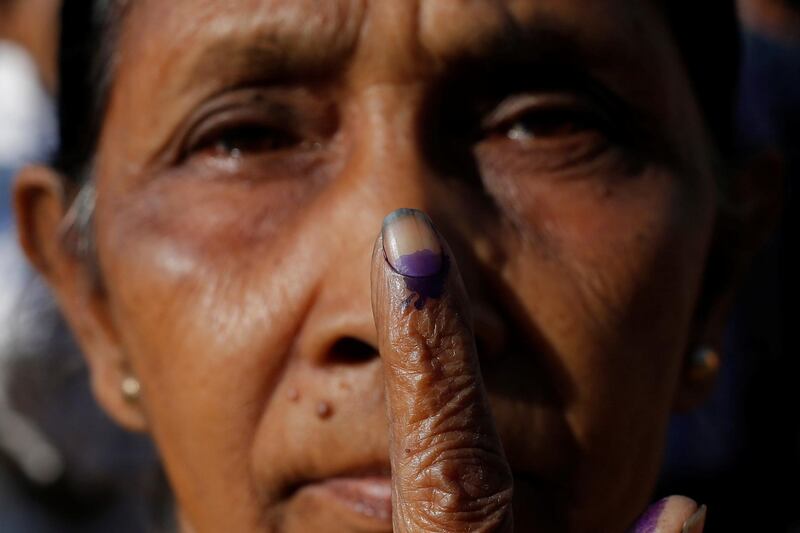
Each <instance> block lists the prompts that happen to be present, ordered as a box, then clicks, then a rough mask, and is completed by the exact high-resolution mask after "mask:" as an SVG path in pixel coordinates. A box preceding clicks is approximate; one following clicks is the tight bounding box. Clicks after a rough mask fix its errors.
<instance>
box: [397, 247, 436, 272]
mask: <svg viewBox="0 0 800 533" xmlns="http://www.w3.org/2000/svg"><path fill="white" fill-rule="evenodd" d="M441 269H442V254H437V253H436V252H433V251H431V250H420V251H418V252H414V253H413V254H408V255H401V256H400V257H399V258H398V259H397V264H396V265H395V270H397V271H398V272H399V273H401V274H402V275H404V276H413V277H415V278H422V277H426V276H433V275H434V274H436V273H437V272H439V270H441Z"/></svg>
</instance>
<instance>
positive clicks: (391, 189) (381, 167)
mask: <svg viewBox="0 0 800 533" xmlns="http://www.w3.org/2000/svg"><path fill="white" fill-rule="evenodd" d="M424 97H425V95H424V87H423V86H422V83H420V82H407V83H402V84H401V83H376V84H374V85H372V86H369V87H367V88H365V89H363V90H362V91H360V97H359V102H357V103H354V104H353V110H352V113H351V114H350V120H353V121H357V124H358V127H353V128H351V131H357V134H356V136H355V137H354V146H353V152H352V154H351V158H350V162H349V165H348V168H347V169H346V170H345V172H344V173H343V175H342V176H341V180H342V182H343V183H344V184H346V185H347V186H350V187H352V188H353V190H356V191H361V192H363V193H366V194H367V197H368V198H369V200H370V204H371V208H372V209H374V210H375V211H376V212H379V213H380V214H381V217H382V216H383V215H385V214H387V213H389V212H390V211H393V210H394V209H397V208H400V207H415V208H420V209H427V208H429V207H430V206H431V204H432V198H431V194H432V193H433V189H432V187H431V185H432V184H433V183H432V178H433V176H431V171H430V168H429V167H428V165H427V164H426V162H425V158H424V153H423V146H422V144H421V135H420V116H421V109H422V106H423V105H424Z"/></svg>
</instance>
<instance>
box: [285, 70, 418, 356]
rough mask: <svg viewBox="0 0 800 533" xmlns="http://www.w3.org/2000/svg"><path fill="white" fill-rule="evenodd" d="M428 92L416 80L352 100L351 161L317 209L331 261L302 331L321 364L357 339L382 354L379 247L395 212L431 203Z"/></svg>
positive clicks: (308, 351) (303, 347)
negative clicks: (373, 285)
mask: <svg viewBox="0 0 800 533" xmlns="http://www.w3.org/2000/svg"><path fill="white" fill-rule="evenodd" d="M421 98H422V95H421V91H420V90H419V89H417V88H416V87H413V86H408V85H406V86H397V85H389V84H385V85H373V86H371V87H368V88H366V89H364V90H363V91H362V92H361V94H360V95H359V97H358V99H357V101H354V102H353V103H351V104H350V107H349V110H348V112H347V115H346V119H345V122H346V124H345V128H346V129H347V130H349V131H352V132H355V133H354V134H353V136H352V137H351V138H352V141H351V143H352V144H351V152H350V154H349V157H348V162H347V163H346V165H345V167H344V168H343V169H342V170H341V172H340V174H339V176H337V178H336V179H335V180H334V182H333V183H332V184H331V186H330V188H329V189H328V190H327V191H326V193H325V196H326V197H327V201H326V202H324V205H325V207H324V210H325V212H324V213H317V215H318V216H317V219H318V220H319V219H324V220H325V221H326V222H325V229H324V230H323V231H324V232H326V233H330V234H331V235H330V239H329V240H328V241H327V242H328V245H329V246H326V248H327V250H326V251H325V255H326V258H325V260H324V261H325V263H326V264H327V265H328V267H327V269H326V273H325V274H324V279H323V280H321V282H320V284H319V288H318V290H317V295H316V298H315V303H314V305H313V307H312V308H311V309H310V310H309V314H308V316H307V317H306V321H305V324H304V327H303V332H302V334H301V336H300V337H301V338H299V339H298V340H299V343H300V346H299V348H300V352H301V353H303V354H305V355H304V357H306V358H308V359H309V360H310V361H311V362H312V364H314V365H319V366H325V367H329V366H330V365H331V364H339V363H341V362H342V361H347V362H352V357H348V356H347V354H342V353H340V350H341V348H342V347H343V346H344V348H345V349H356V350H358V349H359V348H358V347H356V345H355V343H354V342H353V341H358V342H359V343H360V344H361V348H360V349H361V351H362V352H364V351H365V348H366V347H367V346H369V347H371V348H372V350H373V353H374V355H377V340H376V338H375V328H374V323H373V318H372V307H371V299H370V267H371V265H370V258H371V255H372V247H373V245H374V242H375V239H376V237H377V235H378V233H379V231H380V228H381V223H382V221H383V217H384V216H386V215H387V214H388V213H389V212H391V211H393V210H395V209H397V208H400V207H416V208H421V209H427V208H429V207H430V206H431V204H432V198H431V195H432V194H433V192H434V191H433V190H432V188H431V185H432V183H433V181H432V178H433V177H432V176H431V175H430V173H429V170H428V169H427V168H426V165H425V163H424V159H423V156H422V147H421V145H420V142H419V135H418V125H417V120H418V119H417V117H418V116H419V109H420V105H421V104H422V100H421ZM333 243H336V244H335V245H332V244H333ZM348 339H349V340H348ZM343 340H346V342H344V343H343V342H342V341H343ZM362 355H363V353H362ZM356 359H359V360H360V359H363V358H361V357H357V358H356ZM347 366H351V365H347Z"/></svg>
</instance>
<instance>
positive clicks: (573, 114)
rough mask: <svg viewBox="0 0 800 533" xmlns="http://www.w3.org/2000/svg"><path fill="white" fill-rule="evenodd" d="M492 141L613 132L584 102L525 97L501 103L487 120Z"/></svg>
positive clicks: (561, 97) (485, 128) (485, 124)
mask: <svg viewBox="0 0 800 533" xmlns="http://www.w3.org/2000/svg"><path fill="white" fill-rule="evenodd" d="M482 126H483V131H484V132H485V135H487V136H488V137H493V138H497V137H501V136H502V137H506V138H508V139H510V140H512V141H522V142H525V141H537V140H541V141H546V140H553V141H556V140H560V139H564V138H571V137H575V136H579V135H583V134H587V133H598V132H600V133H606V132H607V130H608V129H609V128H608V127H607V124H606V123H605V121H604V120H603V117H602V115H601V113H600V112H598V111H597V110H595V109H594V108H593V107H592V106H591V105H590V104H588V103H587V102H585V101H584V100H583V99H581V98H578V97H573V96H568V95H546V94H545V95H538V94H530V95H521V96H515V97H512V98H508V99H506V100H504V101H503V102H501V103H500V104H499V105H497V107H496V108H495V109H494V110H493V111H492V112H491V113H490V114H489V115H488V116H487V117H486V118H485V119H484V120H483V123H482Z"/></svg>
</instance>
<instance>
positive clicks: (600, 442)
mask: <svg viewBox="0 0 800 533" xmlns="http://www.w3.org/2000/svg"><path fill="white" fill-rule="evenodd" d="M656 6H657V2H652V3H651V2H642V1H638V0H637V1H633V0H630V1H628V0H603V1H593V2H583V1H578V0H575V1H572V0H569V1H565V0H557V1H556V0H550V1H548V0H527V1H507V2H501V1H489V0H473V1H463V0H437V1H431V0H426V1H422V0H420V1H408V2H396V1H394V0H383V1H378V0H376V1H369V2H367V1H361V2H359V1H352V2H347V1H333V0H332V1H329V2H312V1H304V0H301V1H298V0H291V1H290V0H272V1H256V0H235V1H232V2H231V1H228V2H217V1H211V0H191V1H190V0H175V1H173V2H168V3H167V2H157V1H155V0H138V1H136V2H134V3H133V5H132V8H131V9H130V11H129V12H128V14H127V19H126V21H125V23H124V25H123V31H122V34H121V40H120V43H119V51H118V54H119V55H118V58H117V59H118V60H117V62H116V65H117V70H116V72H115V73H114V84H113V88H112V93H111V98H110V104H109V108H108V111H107V115H106V117H105V121H104V124H103V131H102V135H101V140H100V143H99V146H98V150H97V158H96V166H95V169H94V171H95V172H94V180H95V181H94V183H95V185H96V188H97V195H98V196H97V205H96V212H95V217H94V232H95V233H94V238H95V241H94V242H95V253H94V255H93V257H92V258H90V260H86V259H85V258H83V259H82V258H76V257H75V256H74V255H73V254H70V253H69V252H68V251H67V250H66V249H65V247H64V245H63V243H62V241H61V239H60V237H59V235H60V232H61V231H62V230H63V224H62V220H63V218H64V214H65V212H66V210H67V209H68V207H69V199H70V198H71V196H72V195H73V194H74V191H69V190H64V188H63V187H62V185H61V184H62V179H61V177H59V176H58V175H57V174H55V173H54V172H52V171H50V170H48V169H43V168H32V169H29V170H28V171H27V172H26V173H24V174H23V176H22V177H21V178H20V180H19V182H18V185H17V193H16V202H17V210H18V214H19V222H20V232H21V240H22V242H23V246H24V247H25V248H26V251H27V252H28V254H29V256H30V257H31V260H32V261H33V262H34V263H35V264H36V265H37V266H38V267H39V269H40V270H41V271H42V272H43V273H44V274H45V275H46V277H47V278H48V280H49V282H50V283H51V284H52V286H53V287H54V288H55V291H56V294H57V296H58V299H59V302H60V305H61V306H62V309H63V310H64V312H65V315H66V316H67V318H68V320H69V322H70V324H71V325H72V327H73V329H74V330H75V331H76V333H77V335H78V337H79V339H80V341H81V344H82V346H83V349H84V351H85V352H86V357H87V360H88V361H89V364H90V366H91V369H92V377H93V386H94V388H95V393H96V396H97V397H98V399H99V401H100V402H101V403H102V404H103V405H104V406H105V408H106V410H107V411H108V412H109V413H110V414H111V415H112V416H114V417H115V418H116V419H117V420H118V421H119V422H120V423H121V424H123V425H125V426H127V427H129V428H131V429H136V430H143V431H147V432H149V434H150V435H151V436H152V437H153V439H154V441H155V443H156V444H157V446H158V448H159V450H160V452H161V455H162V457H163V459H164V464H165V467H166V470H167V472H168V476H169V478H170V482H171V484H172V487H173V488H174V490H175V494H176V498H177V502H178V505H179V507H180V513H181V521H182V524H183V528H184V529H185V530H186V531H197V532H205V531H209V532H215V531H241V532H248V531H287V532H294V531H319V532H326V531H348V532H350V531H387V530H390V529H391V527H392V522H391V520H388V522H387V519H386V517H385V516H384V517H383V518H381V517H377V518H376V517H372V518H370V517H368V516H365V515H364V514H363V513H361V514H359V513H354V512H353V511H352V510H348V509H345V508H344V507H345V506H343V505H341V502H339V501H336V500H335V498H332V497H331V496H330V493H329V491H326V490H325V488H324V486H322V485H324V484H321V483H320V481H322V480H326V479H327V480H330V479H332V478H342V477H344V478H352V477H358V476H365V475H367V476H387V475H388V472H389V469H390V466H391V468H392V480H391V488H392V493H393V497H394V498H395V507H394V512H395V515H396V516H395V517H394V519H395V526H396V531H420V530H422V531H448V530H453V531H456V530H464V528H466V527H467V525H468V527H473V528H474V529H473V530H476V531H509V530H510V527H511V526H510V524H511V516H510V515H509V511H508V505H509V497H511V498H512V500H513V501H512V502H511V503H510V505H511V507H512V509H513V523H514V525H515V527H516V528H517V531H526V532H527V531H623V530H624V529H625V528H627V527H628V526H629V525H630V524H632V523H633V522H634V520H635V518H636V515H637V514H638V513H639V512H641V511H642V510H643V509H644V508H645V506H646V503H647V500H648V495H649V492H650V490H651V488H652V485H653V483H654V480H655V478H656V475H657V472H658V469H659V464H660V458H661V451H662V446H663V440H664V434H665V428H666V424H667V419H668V416H669V413H670V411H671V409H672V407H673V405H675V404H676V403H678V404H683V405H688V404H691V403H693V402H694V401H696V400H697V399H698V398H699V397H701V396H702V394H700V391H705V390H707V388H708V386H709V382H706V381H703V382H701V383H698V382H693V381H692V380H690V379H689V378H687V375H688V372H687V371H686V368H685V360H686V358H687V356H688V354H689V353H691V351H692V349H693V347H694V346H696V345H697V344H698V343H701V342H711V343H712V344H713V342H714V341H716V335H717V333H718V332H717V331H716V330H715V328H714V327H711V326H710V325H709V323H707V321H706V318H708V317H709V316H711V317H715V316H717V315H718V314H720V313H722V314H724V313H723V312H724V306H723V305H722V304H720V305H711V306H710V308H711V309H712V311H713V312H712V313H711V314H710V315H703V317H702V320H699V319H698V315H697V313H696V310H697V306H698V302H699V301H700V298H701V295H702V286H703V275H704V268H705V264H706V258H707V256H708V254H709V250H710V249H711V243H712V239H713V238H714V227H715V220H716V218H717V209H716V205H717V194H716V189H715V185H714V184H715V180H716V179H717V178H719V176H716V175H714V174H713V173H712V161H713V160H714V157H715V154H714V151H713V148H712V145H711V143H710V141H709V139H708V136H707V134H706V133H705V127H704V125H703V120H702V118H701V113H700V111H699V110H698V109H697V106H696V103H695V100H694V97H693V95H692V93H691V91H690V88H689V82H688V80H687V79H686V76H685V73H684V71H683V69H682V67H681V64H680V61H679V58H678V55H677V52H676V49H675V46H674V43H673V42H672V40H671V37H670V35H669V33H668V32H667V30H666V28H665V27H664V24H663V22H662V19H661V16H660V14H659V12H658V9H657V7H656ZM513 36H516V37H517V39H516V40H514V41H513V42H512V43H511V44H512V45H513V46H510V47H509V46H507V44H508V43H506V44H504V39H506V40H507V39H509V38H510V37H513ZM509 50H513V51H514V53H513V54H511V55H510V56H509V54H508V51H509ZM499 56H502V60H499V59H498V57H499ZM731 179H733V178H731ZM400 207H415V208H420V209H423V210H425V211H426V212H427V213H428V214H429V215H430V217H431V219H432V220H433V221H434V223H435V224H436V226H437V228H438V231H439V232H440V234H441V236H442V238H443V239H446V242H447V243H449V245H448V250H449V252H448V257H449V258H450V259H451V260H452V261H451V267H452V269H451V271H450V274H448V276H449V277H448V280H447V283H446V287H448V291H446V292H445V293H443V295H442V296H441V298H434V299H431V300H430V301H429V302H428V304H426V305H425V306H424V308H423V309H420V310H415V312H418V313H420V314H418V315H412V316H411V317H408V316H406V315H403V314H402V313H401V312H400V310H398V308H397V306H396V304H397V301H398V300H397V298H398V294H397V291H401V290H405V285H404V284H401V283H399V282H398V280H397V279H396V278H393V277H391V276H390V277H387V278H381V276H385V275H386V270H385V268H383V266H384V265H381V264H379V263H380V258H377V259H376V258H373V261H372V263H370V250H373V249H378V248H374V243H375V239H376V235H377V234H378V233H379V231H380V227H381V221H382V220H383V217H384V216H385V215H386V214H387V213H389V212H391V211H393V210H394V209H397V208H400ZM92 261H94V262H95V266H94V267H92V266H91V265H92ZM371 269H372V272H373V275H375V273H376V269H377V278H373V283H374V284H375V285H374V286H373V285H371V284H370V270H371ZM95 274H99V275H95ZM459 278H460V279H459ZM98 279H99V282H96V280H98ZM381 279H383V280H384V281H385V283H382V282H381V281H380V280H381ZM712 303H713V302H712ZM468 315H471V316H472V320H470V319H469V318H468ZM710 323H711V325H713V324H716V321H711V322H710ZM437 325H438V326H437ZM439 326H441V327H440V329H437V327H439ZM431 328H433V329H431ZM442 335H443V336H444V337H441V338H443V339H448V341H447V342H446V343H445V344H444V346H450V348H449V351H447V350H445V352H441V350H440V349H441V346H442V345H441V344H440V343H439V341H438V340H437V339H439V338H440V336H442ZM473 338H474V339H473ZM473 340H474V342H473ZM448 342H449V343H450V344H447V343H448ZM437 346H439V348H437ZM379 349H380V350H379ZM437 350H439V351H437ZM440 352H441V353H440ZM415 354H424V357H423V358H422V359H414V357H415ZM426 357H427V358H428V359H431V358H433V357H436V358H442V357H443V358H444V359H443V361H445V364H444V367H443V368H444V369H445V374H444V375H445V376H450V374H448V372H449V371H450V370H448V369H451V370H453V374H452V376H453V380H454V381H453V380H449V378H448V379H446V380H445V381H442V379H443V378H442V376H439V377H438V378H437V374H436V373H435V372H433V371H432V370H431V369H432V368H433V367H432V366H431V365H430V364H427V365H426V364H425V361H426V359H425V358H426ZM387 361H388V362H389V365H388V366H387V365H386V362H387ZM448 361H450V362H451V363H452V365H451V366H449V363H447V362H448ZM416 365H422V366H416ZM431 372H433V373H431ZM129 374H133V375H135V376H136V377H137V378H138V379H139V381H140V382H141V386H142V389H141V396H140V399H139V401H138V402H137V403H134V404H131V403H129V402H125V401H124V400H123V399H122V398H121V397H120V396H121V395H120V393H119V385H120V383H121V381H122V379H123V378H124V377H125V376H126V375H129ZM406 374H409V375H406ZM415 374H418V377H419V380H414V379H411V378H410V376H414V375H415ZM459 376H460V378H463V380H464V382H465V383H466V385H465V387H466V388H465V389H464V391H465V393H464V398H465V402H466V403H465V404H464V406H465V409H463V410H458V409H457V410H455V411H454V415H453V417H451V418H447V419H446V420H444V421H441V423H442V424H447V423H453V424H455V427H457V428H459V431H457V432H456V433H454V435H456V438H454V439H452V440H446V441H445V444H443V445H442V446H444V448H445V451H446V450H450V451H452V453H444V455H443V457H445V459H446V460H445V461H444V462H440V463H437V462H436V461H434V462H432V463H429V464H431V465H433V466H436V468H434V469H433V471H432V472H433V474H435V475H432V476H431V479H432V480H433V481H430V480H429V482H430V483H432V485H430V486H427V488H428V489H430V490H427V491H426V490H415V489H419V480H420V478H419V475H420V472H421V471H420V470H419V468H418V469H417V470H416V471H415V470H414V465H417V466H419V465H420V464H422V465H424V464H426V463H424V461H423V462H420V461H418V460H416V461H405V462H404V461H403V460H402V459H403V457H402V454H403V453H405V449H406V443H407V441H408V440H409V439H411V440H412V441H415V442H423V443H424V442H427V443H429V444H435V443H437V442H439V441H438V440H437V439H430V438H428V437H430V435H429V434H426V433H424V431H423V432H420V431H421V430H420V428H419V427H415V425H414V424H413V420H414V417H419V416H422V417H425V416H433V415H437V413H439V411H440V407H442V405H449V404H448V401H449V400H448V396H447V393H448V391H449V390H450V389H448V387H447V386H445V387H444V388H442V384H443V383H445V384H452V383H461V381H459V379H460V378H459ZM710 379H711V378H709V380H710ZM386 391H388V392H386ZM450 392H452V391H450ZM440 393H442V394H444V395H442V394H440ZM387 409H388V417H387ZM465 413H466V414H465ZM412 415H413V416H412ZM437 416H438V415H437ZM423 429H424V428H423ZM473 436H477V438H478V442H479V443H480V446H477V447H472V448H470V447H469V442H467V443H465V439H467V440H469V439H472V438H473ZM470 442H471V441H470ZM500 442H501V443H502V446H500V444H499V443H500ZM414 449H415V450H416V455H413V457H416V458H419V457H420V454H422V455H424V454H425V451H426V450H427V448H425V447H424V446H423V447H422V448H414ZM465 449H466V450H472V451H471V452H470V453H468V454H460V453H458V451H459V450H465ZM478 449H479V450H480V452H478V451H477V450H478ZM390 450H392V452H391V454H390ZM473 452H474V453H473ZM398 454H400V455H398ZM476 464H477V467H476V468H477V469H478V471H480V472H484V473H485V476H486V477H485V479H487V480H489V481H487V483H485V484H481V483H478V484H477V485H476V486H477V487H478V488H477V489H475V490H474V491H472V490H471V489H469V484H468V483H467V484H465V483H463V481H464V476H462V473H464V472H469V471H470V470H469V465H473V466H475V465H476ZM422 470H425V469H422ZM426 471H427V472H429V473H430V471H429V470H426ZM509 471H510V473H511V474H510V475H511V476H512V477H513V492H510V491H509V490H508V489H509ZM466 478H467V479H473V478H471V477H470V476H469V475H467V476H466ZM437 484H439V485H437ZM465 487H466V488H465ZM462 489H463V490H462ZM441 494H445V495H451V496H452V498H447V497H441ZM437 495H439V496H437ZM465 495H466V496H465ZM412 496H413V497H412ZM476 502H477V503H476ZM692 505H693V504H692ZM677 508H678V509H679V513H683V514H679V515H674V516H677V517H678V518H676V523H677V524H680V523H682V521H683V520H685V519H686V518H687V517H688V516H689V514H691V512H693V508H690V506H678V507H677ZM448 528H449V529H448ZM665 531H666V530H665Z"/></svg>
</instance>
